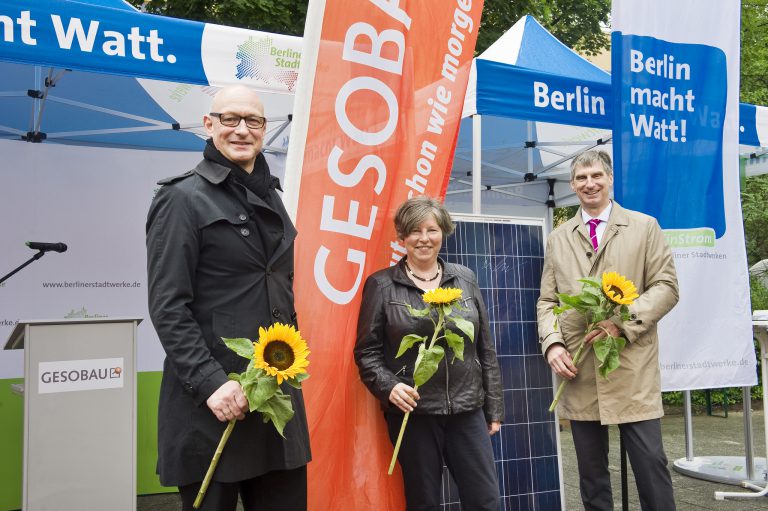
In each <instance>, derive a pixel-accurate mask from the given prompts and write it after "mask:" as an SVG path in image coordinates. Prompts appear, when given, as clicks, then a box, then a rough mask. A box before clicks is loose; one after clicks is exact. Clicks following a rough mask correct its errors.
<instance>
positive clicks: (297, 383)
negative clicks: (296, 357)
mask: <svg viewBox="0 0 768 511" xmlns="http://www.w3.org/2000/svg"><path fill="white" fill-rule="evenodd" d="M307 378H309V373H300V374H297V375H296V377H295V378H288V379H286V380H285V383H287V384H288V385H290V386H291V387H293V388H295V389H300V388H301V382H303V381H304V380H306V379H307Z"/></svg>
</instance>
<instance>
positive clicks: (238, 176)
mask: <svg viewBox="0 0 768 511" xmlns="http://www.w3.org/2000/svg"><path fill="white" fill-rule="evenodd" d="M203 158H205V159H206V160H209V161H212V162H214V163H218V164H219V165H222V166H224V167H227V168H228V169H229V170H230V175H231V176H232V177H233V178H234V179H235V180H236V181H237V182H238V183H240V184H242V185H243V186H245V187H246V188H248V189H249V190H250V191H252V192H253V193H255V194H256V195H258V196H259V197H260V198H261V199H262V200H267V198H268V197H269V190H270V189H272V190H274V189H275V188H280V181H279V180H278V179H277V178H276V177H273V176H272V175H271V174H270V173H269V165H267V160H266V158H264V155H263V154H261V153H259V154H258V155H257V156H256V161H255V162H254V164H253V171H252V172H251V173H250V174H249V173H248V172H246V171H245V170H243V168H242V167H241V166H239V165H237V164H236V163H233V162H231V161H229V160H228V159H227V158H226V157H224V155H223V154H221V151H219V150H218V149H216V146H215V145H213V140H212V139H210V138H209V139H208V141H207V142H206V144H205V150H204V151H203ZM268 203H269V201H268Z"/></svg>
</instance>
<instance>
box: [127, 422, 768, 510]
mask: <svg viewBox="0 0 768 511" xmlns="http://www.w3.org/2000/svg"><path fill="white" fill-rule="evenodd" d="M743 420H744V419H743V415H742V414H741V413H740V412H736V411H733V410H731V411H730V413H729V415H728V418H727V419H726V418H723V417H718V416H713V417H709V416H706V415H696V416H694V418H693V432H694V435H693V437H694V445H693V449H694V451H693V454H694V456H706V455H710V456H712V455H722V456H738V455H743V453H744V447H743V446H744V430H743ZM752 424H753V427H754V441H755V445H754V453H755V456H759V457H764V456H765V455H766V447H765V433H764V420H763V412H762V411H756V412H754V413H753V417H752ZM662 428H663V434H664V446H665V448H666V452H667V457H668V458H669V461H670V467H671V466H672V462H673V461H674V460H676V459H679V458H684V457H685V431H684V425H683V416H682V412H681V411H680V410H671V411H668V413H667V415H666V416H665V417H664V419H662ZM561 445H562V450H563V473H564V479H565V503H566V509H567V510H568V511H577V510H580V509H583V507H582V506H581V501H580V500H579V488H578V484H579V483H578V477H577V475H576V458H575V454H574V451H573V439H572V437H571V434H570V430H569V429H568V426H567V423H565V424H564V428H563V431H562V433H561ZM618 453H619V441H618V430H617V429H616V428H613V429H612V430H611V458H610V463H611V466H610V469H611V473H612V475H613V476H614V478H613V487H614V492H615V493H614V499H615V501H616V509H617V510H619V509H621V493H620V492H621V490H620V488H621V486H620V475H619V466H620V465H619V454H618ZM629 477H630V479H629V487H630V491H629V509H630V510H632V511H635V510H639V509H640V505H639V503H638V499H637V491H636V490H635V487H634V481H633V479H632V475H631V470H630V476H629ZM672 484H673V486H674V488H675V500H676V502H677V510H678V511H694V510H696V511H698V510H717V511H731V510H732V511H753V510H762V511H765V510H766V509H768V498H766V497H763V498H759V499H752V500H745V499H738V500H736V499H734V500H730V499H729V500H726V501H717V500H715V497H714V495H715V491H747V490H742V489H740V488H739V487H737V486H730V485H725V484H716V483H711V482H708V481H703V480H700V479H694V478H691V477H687V476H684V475H681V474H678V473H677V472H675V471H674V470H673V471H672ZM137 509H138V511H179V510H180V509H181V506H180V503H179V499H178V496H177V495H175V494H166V495H150V496H143V497H139V499H138V508H137ZM334 511H368V510H334ZM371 511H375V510H371ZM542 511H550V510H542ZM551 511H556V510H551Z"/></svg>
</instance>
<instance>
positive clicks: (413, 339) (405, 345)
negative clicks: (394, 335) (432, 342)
mask: <svg viewBox="0 0 768 511" xmlns="http://www.w3.org/2000/svg"><path fill="white" fill-rule="evenodd" d="M426 340H427V336H426V335H425V336H421V335H416V334H408V335H406V336H405V337H403V340H402V341H400V347H399V348H398V350H397V355H395V358H400V357H401V356H402V355H403V353H405V352H406V351H408V350H409V349H411V348H412V347H413V345H414V344H416V343H417V342H424V341H426Z"/></svg>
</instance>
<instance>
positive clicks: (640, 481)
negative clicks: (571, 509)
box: [571, 419, 675, 511]
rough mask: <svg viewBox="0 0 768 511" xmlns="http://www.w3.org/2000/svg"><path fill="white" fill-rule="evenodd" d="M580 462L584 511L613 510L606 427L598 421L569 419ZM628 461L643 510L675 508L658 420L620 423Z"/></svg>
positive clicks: (655, 510)
mask: <svg viewBox="0 0 768 511" xmlns="http://www.w3.org/2000/svg"><path fill="white" fill-rule="evenodd" d="M571 431H572V432H573V444H574V446H575V448H576V459H577V460H578V465H579V486H580V489H581V500H582V502H583V503H584V509H586V510H587V511H612V510H613V495H612V493H611V475H610V473H609V472H608V426H603V425H601V424H600V422H599V421H571ZM619 431H620V432H621V435H622V436H623V438H624V446H625V447H626V449H627V455H628V456H629V463H630V464H631V465H632V472H633V473H634V475H635V483H636V484H637V493H638V496H639V497H640V508H641V509H642V510H643V511H674V510H675V497H674V494H673V492H672V478H671V477H670V475H669V469H668V468H667V455H666V454H664V446H663V445H662V442H661V421H660V420H659V419H652V420H647V421H640V422H628V423H625V424H619Z"/></svg>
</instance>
